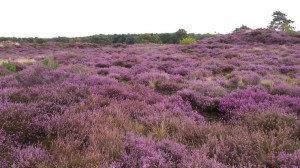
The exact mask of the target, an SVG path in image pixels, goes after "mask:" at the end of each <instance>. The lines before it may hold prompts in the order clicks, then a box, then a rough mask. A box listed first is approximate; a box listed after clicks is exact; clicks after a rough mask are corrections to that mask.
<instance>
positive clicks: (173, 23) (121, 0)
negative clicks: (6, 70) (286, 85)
mask: <svg viewBox="0 0 300 168" xmlns="http://www.w3.org/2000/svg"><path fill="white" fill-rule="evenodd" d="M297 1H299V0H284V1H283V0H206V1H203V0H0V7H1V8H0V18H1V20H0V36H6V37H12V36H15V37H57V36H67V37H75V36H77V37H78V36H87V35H93V34H127V33H165V32H175V31H177V30H178V29H179V28H183V29H185V30H186V31H187V32H188V33H214V32H217V33H222V34H224V33H230V32H231V31H232V30H234V29H235V28H236V27H239V26H241V25H242V24H244V25H247V26H249V27H251V28H265V27H266V26H267V25H268V24H269V23H270V21H271V20H272V13H273V12H274V11H276V10H279V11H281V12H283V13H286V14H287V17H288V18H290V19H292V20H294V21H295V23H294V24H293V26H294V27H296V28H297V30H299V29H300V12H299V5H298V4H297Z"/></svg>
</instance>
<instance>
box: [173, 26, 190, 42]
mask: <svg viewBox="0 0 300 168" xmlns="http://www.w3.org/2000/svg"><path fill="white" fill-rule="evenodd" d="M175 36H176V43H179V41H180V40H182V39H184V38H186V37H187V36H188V34H187V32H186V31H185V30H184V29H179V30H177V32H175Z"/></svg>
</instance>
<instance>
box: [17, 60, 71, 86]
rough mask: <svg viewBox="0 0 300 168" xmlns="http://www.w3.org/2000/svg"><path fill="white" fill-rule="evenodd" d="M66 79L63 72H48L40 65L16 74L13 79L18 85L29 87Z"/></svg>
mask: <svg viewBox="0 0 300 168" xmlns="http://www.w3.org/2000/svg"><path fill="white" fill-rule="evenodd" d="M67 77H68V74H67V73H66V72H64V71H60V70H54V71H50V70H48V69H47V68H44V67H42V66H40V65H36V66H32V67H29V68H27V69H25V70H23V71H21V72H19V73H17V74H16V76H15V79H16V80H17V81H18V83H19V85H21V86H23V87H29V86H34V85H44V84H49V83H54V82H62V81H64V80H65V79H66V78H67Z"/></svg>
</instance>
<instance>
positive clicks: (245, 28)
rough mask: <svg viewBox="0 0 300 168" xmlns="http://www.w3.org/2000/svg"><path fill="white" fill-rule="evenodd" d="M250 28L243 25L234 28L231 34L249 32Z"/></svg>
mask: <svg viewBox="0 0 300 168" xmlns="http://www.w3.org/2000/svg"><path fill="white" fill-rule="evenodd" d="M250 29H251V28H250V27H248V26H245V25H242V26H241V27H238V28H235V30H234V31H233V32H238V31H241V30H250Z"/></svg>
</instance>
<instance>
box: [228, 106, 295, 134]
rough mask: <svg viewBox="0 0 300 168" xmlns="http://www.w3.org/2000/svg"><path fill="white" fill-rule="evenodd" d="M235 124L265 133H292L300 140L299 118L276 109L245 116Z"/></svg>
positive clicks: (235, 121) (237, 119) (239, 118)
mask: <svg viewBox="0 0 300 168" xmlns="http://www.w3.org/2000/svg"><path fill="white" fill-rule="evenodd" d="M233 123H235V124H240V125H243V126H246V127H247V128H248V129H250V130H261V131H264V132H271V131H276V132H278V131H280V130H286V131H289V132H290V131H291V136H295V137H297V136H298V138H300V137H299V135H297V134H298V133H297V131H299V130H300V119H299V117H297V116H296V115H295V114H288V113H282V111H280V110H276V109H272V110H267V111H260V112H257V113H250V114H244V115H243V116H240V117H238V118H236V119H235V120H234V121H233Z"/></svg>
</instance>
